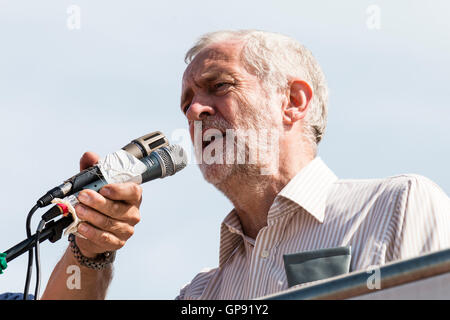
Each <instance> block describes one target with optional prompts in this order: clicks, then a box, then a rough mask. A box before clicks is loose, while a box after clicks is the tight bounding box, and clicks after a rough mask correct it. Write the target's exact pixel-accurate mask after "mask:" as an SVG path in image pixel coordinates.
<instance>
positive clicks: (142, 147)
mask: <svg viewBox="0 0 450 320" xmlns="http://www.w3.org/2000/svg"><path fill="white" fill-rule="evenodd" d="M167 145H169V141H168V140H167V138H166V137H165V135H164V134H163V133H161V132H160V131H154V132H151V133H149V134H146V135H144V136H142V137H139V138H137V139H134V140H133V141H131V142H130V143H129V144H127V145H126V146H124V147H123V148H122V150H124V151H126V152H128V153H130V154H132V155H133V156H135V157H136V158H138V159H142V158H144V157H147V156H149V155H150V154H151V153H152V152H153V151H155V150H156V149H158V148H161V147H165V146H167ZM101 177H102V173H101V171H100V168H99V167H98V166H97V165H95V166H92V167H89V168H87V169H85V170H83V171H81V172H80V173H77V174H76V175H74V176H73V177H71V178H69V179H67V180H65V181H64V182H63V183H62V184H61V185H59V186H57V187H55V188H53V189H50V190H49V191H47V193H46V194H45V195H43V196H42V197H41V198H40V199H39V200H38V201H37V205H38V206H39V207H41V208H42V207H45V206H48V205H49V204H50V203H51V202H52V200H53V199H55V198H64V197H65V196H68V195H71V194H74V193H76V192H78V191H80V190H81V189H83V187H84V186H86V185H88V184H90V183H92V182H94V181H96V180H98V179H99V178H101Z"/></svg>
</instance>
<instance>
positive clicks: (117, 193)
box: [99, 182, 142, 206]
mask: <svg viewBox="0 0 450 320" xmlns="http://www.w3.org/2000/svg"><path fill="white" fill-rule="evenodd" d="M99 192H100V194H101V195H103V196H105V197H107V198H108V199H111V200H121V201H125V202H126V203H129V204H132V205H136V206H139V205H140V204H141V202H142V187H141V186H139V185H137V184H136V183H133V182H125V183H112V184H108V185H106V186H104V187H103V188H102V189H101V190H100V191H99Z"/></svg>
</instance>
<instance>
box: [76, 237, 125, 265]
mask: <svg viewBox="0 0 450 320" xmlns="http://www.w3.org/2000/svg"><path fill="white" fill-rule="evenodd" d="M68 240H69V242H70V246H69V247H70V250H71V252H72V256H73V257H74V258H75V260H76V261H77V262H78V264H79V265H81V266H84V267H88V268H91V269H95V270H103V269H105V268H106V267H107V266H109V265H111V264H112V263H113V262H114V260H115V255H116V252H115V251H112V252H111V251H108V252H104V253H99V254H92V253H86V254H87V255H85V254H84V253H83V252H82V251H81V250H80V248H79V247H78V245H77V242H76V237H75V235H73V234H70V235H69V239H68Z"/></svg>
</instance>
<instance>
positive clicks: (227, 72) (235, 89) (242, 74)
mask: <svg viewBox="0 0 450 320" xmlns="http://www.w3.org/2000/svg"><path fill="white" fill-rule="evenodd" d="M240 52H241V44H240V43H238V42H224V43H221V44H215V45H213V46H210V47H208V48H205V49H203V50H202V51H201V52H200V53H199V54H198V55H197V56H196V57H195V59H194V60H193V61H192V62H191V63H190V64H189V66H188V67H187V69H186V71H185V73H184V75H183V83H182V97H181V109H182V111H183V112H184V113H185V114H186V117H187V119H188V122H189V132H190V135H191V139H192V142H193V143H194V137H195V132H194V129H195V122H197V125H198V123H199V121H200V122H201V124H202V130H203V132H202V133H201V134H202V137H203V134H204V133H205V131H206V130H207V129H211V128H214V129H218V130H219V131H220V132H221V133H222V137H218V138H216V139H215V140H214V141H213V142H211V143H202V144H201V145H200V146H197V145H196V144H195V143H194V147H199V148H202V150H201V153H202V154H203V155H205V153H206V152H207V151H208V149H209V150H211V149H214V148H215V147H217V148H218V147H220V148H222V149H221V150H223V151H224V152H223V153H224V154H223V161H222V163H209V164H207V163H205V161H202V163H201V164H199V166H200V170H201V171H202V173H203V175H204V177H205V179H206V180H207V181H209V182H211V183H213V184H215V185H218V184H220V183H221V182H223V181H224V180H225V179H226V178H227V177H230V176H231V175H232V174H233V173H236V172H240V173H249V172H248V171H250V170H251V168H253V169H254V167H255V165H256V166H257V164H252V165H249V164H242V163H241V164H236V163H233V164H230V163H228V164H227V161H226V160H225V157H226V155H225V153H227V152H229V149H227V147H226V146H225V142H226V135H227V132H229V129H232V130H233V132H235V134H236V136H239V134H240V133H239V131H236V130H246V131H247V132H248V131H249V130H250V131H253V132H256V133H257V134H258V133H259V132H260V131H261V130H263V129H273V128H274V127H276V126H277V124H278V123H281V120H280V119H281V113H280V112H276V111H277V108H275V107H273V106H270V101H271V99H269V98H268V95H267V92H266V90H264V89H263V86H262V84H261V83H260V80H259V79H258V78H257V77H256V76H254V75H252V74H250V73H248V72H247V70H246V69H245V68H244V66H243V65H242V63H241V61H240ZM278 110H280V109H278ZM277 120H280V121H277ZM227 130H228V131H227ZM243 140H245V139H243ZM251 147H252V146H250V145H249V141H248V139H247V142H246V146H245V153H246V154H247V155H248V152H249V148H251ZM253 147H254V146H253ZM196 151H197V152H196V155H198V154H199V152H198V151H199V150H196ZM236 152H237V151H236ZM236 156H237V155H236ZM247 161H248V159H247ZM253 171H254V170H253Z"/></svg>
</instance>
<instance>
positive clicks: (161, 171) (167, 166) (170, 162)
mask: <svg viewBox="0 0 450 320" xmlns="http://www.w3.org/2000/svg"><path fill="white" fill-rule="evenodd" d="M140 161H141V162H142V163H143V164H145V166H146V170H145V171H144V172H143V173H142V174H141V176H140V179H141V181H140V183H139V184H142V183H145V182H148V181H151V180H155V179H158V178H161V179H162V178H165V177H168V176H171V175H174V174H175V173H177V172H178V171H180V170H182V169H184V168H185V167H186V165H187V155H186V152H185V151H184V149H183V148H182V147H180V146H179V145H169V146H167V147H162V148H159V149H157V150H156V151H153V152H152V153H150V155H148V156H146V157H143V158H142V159H140ZM106 184H108V183H107V182H106V181H105V180H104V179H100V180H97V181H94V182H92V183H90V184H88V185H86V186H84V187H83V188H82V189H91V190H94V191H99V190H100V189H101V188H102V187H103V186H105V185H106ZM80 191H81V190H80ZM78 193H79V192H77V193H75V194H72V195H70V196H68V197H66V198H64V199H63V202H66V203H69V204H70V205H71V206H72V207H74V206H75V205H76V204H77V203H78V199H77V195H78ZM68 213H69V208H68V207H67V205H65V204H63V203H58V204H57V205H55V206H54V207H52V208H51V209H50V210H48V211H47V212H46V213H44V214H43V215H42V220H44V221H45V222H48V221H50V220H51V219H54V218H56V217H57V216H59V215H61V214H63V215H67V214H68Z"/></svg>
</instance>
